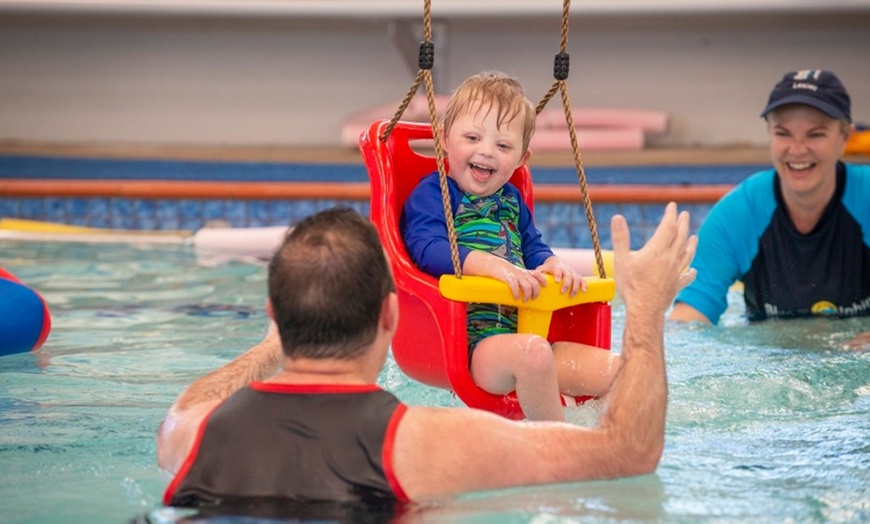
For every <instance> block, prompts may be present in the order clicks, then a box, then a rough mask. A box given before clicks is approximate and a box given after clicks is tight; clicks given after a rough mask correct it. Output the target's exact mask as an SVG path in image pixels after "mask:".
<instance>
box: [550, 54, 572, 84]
mask: <svg viewBox="0 0 870 524" xmlns="http://www.w3.org/2000/svg"><path fill="white" fill-rule="evenodd" d="M570 64H571V59H570V57H569V56H568V53H556V60H555V61H554V62H553V76H554V77H556V80H567V79H568V69H570V67H569V66H570Z"/></svg>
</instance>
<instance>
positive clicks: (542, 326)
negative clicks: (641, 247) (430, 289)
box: [438, 275, 616, 338]
mask: <svg viewBox="0 0 870 524" xmlns="http://www.w3.org/2000/svg"><path fill="white" fill-rule="evenodd" d="M545 276H546V278H547V285H546V286H541V292H540V293H539V294H538V297H537V298H535V299H532V300H528V301H523V300H522V299H521V298H515V297H514V296H513V294H512V293H511V290H510V288H509V287H508V285H507V284H506V283H504V282H502V281H501V280H496V279H494V278H488V277H479V276H469V275H465V276H463V277H462V278H457V277H456V276H455V275H443V276H441V278H440V279H439V281H438V287H439V289H440V291H441V295H442V296H444V297H445V298H448V299H450V300H456V301H459V302H478V303H487V304H500V305H503V306H514V307H516V308H517V309H518V310H519V326H518V331H519V332H520V333H535V334H538V335H541V336H542V337H545V338H546V337H547V333H548V332H549V328H550V319H551V317H552V314H553V311H555V310H557V309H563V308H566V307H571V306H575V305H578V304H588V303H591V302H609V301H611V300H613V297H614V296H615V295H616V281H615V280H613V279H612V278H600V277H584V278H585V280H586V287H587V288H586V292H585V293H584V292H583V291H579V292H578V293H577V294H576V295H574V296H573V297H571V296H570V295H569V294H568V293H562V292H561V287H560V285H559V284H558V283H557V282H556V281H555V279H554V278H553V276H552V275H545Z"/></svg>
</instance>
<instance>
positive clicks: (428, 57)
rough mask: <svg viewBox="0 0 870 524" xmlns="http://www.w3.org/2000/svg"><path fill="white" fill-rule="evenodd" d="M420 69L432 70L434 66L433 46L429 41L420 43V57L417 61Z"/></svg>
mask: <svg viewBox="0 0 870 524" xmlns="http://www.w3.org/2000/svg"><path fill="white" fill-rule="evenodd" d="M417 62H419V64H420V69H432V65H433V64H435V44H433V43H432V42H429V41H425V42H420V56H419V58H418V59H417Z"/></svg>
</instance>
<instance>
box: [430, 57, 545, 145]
mask: <svg viewBox="0 0 870 524" xmlns="http://www.w3.org/2000/svg"><path fill="white" fill-rule="evenodd" d="M475 102H479V103H480V105H479V106H478V111H481V110H486V111H487V112H489V111H491V110H492V108H493V107H497V108H498V114H497V115H496V117H497V118H496V125H497V126H498V128H499V129H501V127H502V126H503V125H507V124H509V123H510V122H512V121H513V120H514V119H515V118H520V119H521V122H522V124H523V152H525V151H526V150H528V149H529V142H531V140H532V135H533V134H534V133H535V117H536V116H537V114H536V111H535V106H534V105H532V103H531V102H530V101H529V99H528V98H527V97H526V92H525V90H524V89H523V86H522V84H520V82H519V81H518V80H517V79H515V78H513V77H510V76H508V75H506V74H504V73H502V72H500V71H484V72H482V73H478V74H476V75H473V76H470V77H468V78H467V79H466V80H465V81H464V82H462V83H461V84H460V85H459V87H457V88H456V89H455V90H454V91H453V93H451V95H450V101H449V102H448V103H447V109H446V110H445V111H444V116H443V117H442V119H441V125H442V128H443V130H444V133H445V134H446V133H448V132H449V131H450V128H451V127H452V126H453V122H455V121H456V118H457V117H458V116H459V115H461V114H464V113H465V112H467V111H469V110H470V108H471V105H472V104H473V103H475Z"/></svg>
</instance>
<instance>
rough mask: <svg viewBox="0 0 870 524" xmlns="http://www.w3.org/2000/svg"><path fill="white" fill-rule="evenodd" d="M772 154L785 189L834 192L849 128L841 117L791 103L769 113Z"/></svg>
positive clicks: (799, 193)
mask: <svg viewBox="0 0 870 524" xmlns="http://www.w3.org/2000/svg"><path fill="white" fill-rule="evenodd" d="M767 120H768V123H767V130H768V134H769V135H770V156H771V160H772V162H773V165H774V167H776V171H777V173H779V176H780V180H781V181H782V189H783V192H784V193H790V194H792V195H803V196H807V195H811V194H813V193H815V192H819V193H826V194H828V197H830V195H831V194H833V190H834V187H835V186H836V173H837V161H838V160H839V159H840V156H841V155H842V154H843V151H844V149H845V147H846V141H847V139H848V132H847V130H846V129H844V124H843V122H842V121H840V120H836V119H834V118H831V117H829V116H828V115H826V114H824V113H822V112H821V111H818V110H817V109H814V108H812V107H810V106H807V105H790V106H785V107H783V108H782V109H779V110H776V111H774V112H772V113H771V114H770V115H768V117H767Z"/></svg>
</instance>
